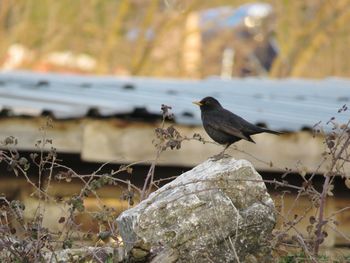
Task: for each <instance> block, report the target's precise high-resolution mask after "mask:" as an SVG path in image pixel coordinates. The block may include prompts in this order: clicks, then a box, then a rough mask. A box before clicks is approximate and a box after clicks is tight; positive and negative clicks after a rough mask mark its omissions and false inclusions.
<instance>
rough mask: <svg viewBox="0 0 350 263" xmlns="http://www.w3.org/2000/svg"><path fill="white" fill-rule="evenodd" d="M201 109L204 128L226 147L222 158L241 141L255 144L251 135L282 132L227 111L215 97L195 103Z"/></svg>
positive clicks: (211, 136)
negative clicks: (260, 125)
mask: <svg viewBox="0 0 350 263" xmlns="http://www.w3.org/2000/svg"><path fill="white" fill-rule="evenodd" d="M193 103H194V104H196V105H198V106H199V107H200V109H201V117H202V122H203V127H204V129H205V131H206V132H207V133H208V135H209V136H210V138H212V139H213V140H214V141H216V142H217V143H220V144H223V145H226V147H225V148H224V150H223V151H222V152H221V153H220V154H219V155H218V156H222V155H223V154H224V152H225V150H226V149H227V148H228V147H229V146H230V145H231V144H232V143H235V142H237V141H239V140H242V139H243V140H246V141H249V142H252V143H255V142H254V140H253V139H252V138H251V137H250V136H251V135H254V134H258V133H262V132H267V133H272V134H280V132H277V131H272V130H268V129H264V128H261V127H259V126H256V125H254V124H252V123H250V122H248V121H246V120H244V119H243V118H241V117H239V116H237V115H236V114H234V113H232V112H230V111H228V110H226V109H225V108H223V107H222V106H221V104H220V103H219V102H218V101H217V100H216V99H214V98H213V97H205V98H204V99H202V100H201V101H199V102H197V101H194V102H193Z"/></svg>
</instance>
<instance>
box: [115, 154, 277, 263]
mask: <svg viewBox="0 0 350 263" xmlns="http://www.w3.org/2000/svg"><path fill="white" fill-rule="evenodd" d="M261 180H262V178H261V176H260V175H259V174H258V173H257V172H256V171H255V169H254V168H253V167H252V165H251V164H250V163H249V162H248V161H246V160H235V159H233V158H223V159H221V160H218V161H214V160H211V159H209V160H208V161H206V162H204V163H202V164H200V165H198V166H196V167H195V168H193V169H192V170H191V171H188V172H186V173H184V174H182V175H180V176H179V177H178V178H176V179H175V180H173V181H172V182H170V183H169V184H167V185H165V186H163V187H162V188H160V189H158V190H157V191H155V192H154V193H152V194H151V195H150V196H149V197H148V198H147V199H146V200H144V201H142V202H141V203H140V204H138V205H137V206H135V207H134V208H131V209H129V210H127V211H124V212H123V213H122V214H121V215H120V216H119V217H118V218H117V224H118V228H119V231H120V234H121V236H122V238H123V242H124V244H125V248H126V250H127V251H128V252H129V255H131V257H133V254H134V253H135V252H140V251H143V252H144V254H143V255H142V256H141V257H145V258H146V257H147V254H149V251H151V253H152V254H155V258H153V261H152V262H203V263H204V262H216V263H219V262H254V261H255V262H265V261H266V262H268V261H269V254H270V252H269V249H268V246H267V243H268V242H267V241H268V240H267V239H268V238H269V235H270V234H271V232H272V229H273V228H274V225H275V221H276V218H275V214H274V204H273V201H272V199H271V197H270V196H269V194H268V193H267V191H266V187H265V184H264V183H263V182H261ZM153 256H154V255H153ZM136 257H137V256H136ZM149 258H150V257H149ZM148 260H152V259H148Z"/></svg>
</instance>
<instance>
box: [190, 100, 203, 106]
mask: <svg viewBox="0 0 350 263" xmlns="http://www.w3.org/2000/svg"><path fill="white" fill-rule="evenodd" d="M192 103H193V104H196V105H198V106H202V105H203V104H202V103H200V102H199V101H193V102H192Z"/></svg>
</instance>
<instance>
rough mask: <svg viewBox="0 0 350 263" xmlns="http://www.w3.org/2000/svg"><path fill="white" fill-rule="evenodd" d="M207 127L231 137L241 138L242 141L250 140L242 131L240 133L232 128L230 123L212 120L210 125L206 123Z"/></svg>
mask: <svg viewBox="0 0 350 263" xmlns="http://www.w3.org/2000/svg"><path fill="white" fill-rule="evenodd" d="M208 125H209V126H212V128H214V129H215V130H219V131H222V132H224V133H227V134H230V135H232V136H235V137H238V138H241V139H243V140H247V141H251V140H252V139H251V138H250V137H249V135H245V134H244V133H243V132H242V131H240V130H239V129H238V128H236V127H233V126H232V124H231V123H230V122H227V121H220V122H219V121H216V120H212V121H211V122H210V123H208Z"/></svg>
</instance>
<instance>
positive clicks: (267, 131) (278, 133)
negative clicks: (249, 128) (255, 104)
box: [261, 128, 283, 135]
mask: <svg viewBox="0 0 350 263" xmlns="http://www.w3.org/2000/svg"><path fill="white" fill-rule="evenodd" d="M261 129H262V132H266V133H271V134H276V135H280V134H283V132H279V131H273V130H269V129H265V128H261Z"/></svg>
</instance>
